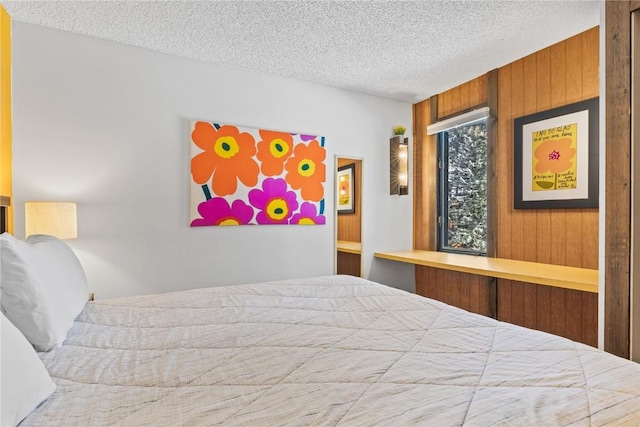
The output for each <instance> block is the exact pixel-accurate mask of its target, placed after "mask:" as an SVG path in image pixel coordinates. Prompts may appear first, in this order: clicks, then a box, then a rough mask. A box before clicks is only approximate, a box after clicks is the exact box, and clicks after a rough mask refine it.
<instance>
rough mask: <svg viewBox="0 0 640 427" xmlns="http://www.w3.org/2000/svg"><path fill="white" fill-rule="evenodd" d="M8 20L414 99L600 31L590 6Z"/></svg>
mask: <svg viewBox="0 0 640 427" xmlns="http://www.w3.org/2000/svg"><path fill="white" fill-rule="evenodd" d="M1 3H2V5H3V6H4V7H5V9H6V10H7V11H8V12H9V14H10V15H11V17H12V19H13V20H14V21H20V22H26V23H32V24H38V25H43V26H46V27H52V28H57V29H61V30H66V31H71V32H75V33H79V34H85V35H89V36H94V37H99V38H102V39H107V40H113V41H117V42H121V43H126V44H129V45H134V46H139V47H143V48H148V49H153V50H156V51H159V52H165V53H170V54H174V55H180V56H185V57H189V58H196V59H200V60H203V61H209V62H213V63H216V64H221V65H225V66H229V67H236V68H243V69H248V70H255V71H260V72H264V73H269V74H275V75H278V76H283V77H289V78H293V79H298V80H305V81H310V82H315V83H320V84H324V85H328V86H335V87H339V88H343V89H348V90H353V91H357V92H364V93H369V94H372V95H377V96H382V97H386V98H393V99H397V100H402V101H407V102H412V103H413V102H417V101H421V100H423V99H426V98H428V97H429V96H431V95H433V94H435V93H439V92H442V91H444V90H446V89H449V88H451V87H454V86H456V85H458V84H460V83H463V82H465V81H468V80H470V79H472V78H474V77H477V76H479V75H481V74H484V73H486V72H487V71H489V70H491V69H494V68H497V67H500V66H502V65H505V64H508V63H509V62H512V61H514V60H516V59H518V58H521V57H523V56H526V55H528V54H530V53H533V52H535V51H536V50H539V49H541V48H543V47H546V46H549V45H551V44H553V43H556V42H558V41H560V40H563V39H566V38H568V37H570V36H572V35H575V34H577V33H579V32H581V31H584V30H587V29H589V28H592V27H594V26H596V25H598V24H599V20H600V15H599V14H600V6H599V2H598V1H587V0H582V1H581V0H574V1H555V0H546V1H535V0H531V1H528V0H522V1H518V0H511V1H503V0H485V1H480V0H476V1H453V0H449V1H434V0H431V1H411V2H405V1H349V2H338V1H286V2H285V1H182V2H181V1H141V2H130V1H2V2H1Z"/></svg>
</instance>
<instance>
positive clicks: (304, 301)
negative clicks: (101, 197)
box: [22, 276, 640, 426]
mask: <svg viewBox="0 0 640 427" xmlns="http://www.w3.org/2000/svg"><path fill="white" fill-rule="evenodd" d="M39 355H40V357H41V359H42V360H43V362H44V364H45V366H46V367H47V369H48V370H49V372H50V373H51V376H52V377H53V379H54V381H55V382H56V384H57V385H58V389H57V390H56V392H55V393H54V394H53V395H52V396H51V397H50V398H49V399H47V400H46V401H45V402H44V403H43V404H42V405H41V406H40V407H39V408H37V409H36V410H35V411H34V412H33V413H31V414H30V415H29V416H28V417H27V418H26V419H25V420H24V422H23V424H22V425H24V426H31V425H48V426H53V425H55V426H62V425H80V426H89V425H105V424H108V425H122V426H138V425H150V426H159V425H171V426H174V425H188V426H191V425H215V424H224V425H248V426H275V425H345V426H359V425H382V426H403V425H430V426H447V425H463V424H464V425H477V426H487V425H494V424H502V425H544V426H548V425H611V424H626V425H639V424H640V365H638V364H635V363H633V362H630V361H627V360H623V359H620V358H618V357H615V356H612V355H609V354H606V353H603V352H600V351H598V350H596V349H594V348H591V347H588V346H585V345H582V344H577V343H575V342H572V341H569V340H567V339H563V338H559V337H556V336H553V335H549V334H546V333H542V332H537V331H532V330H528V329H524V328H521V327H518V326H513V325H510V324H506V323H501V322H497V321H495V320H492V319H489V318H487V317H483V316H480V315H475V314H470V313H468V312H465V311H463V310H459V309H457V308H454V307H451V306H448V305H446V304H443V303H440V302H437V301H433V300H430V299H426V298H423V297H420V296H417V295H413V294H409V293H406V292H404V291H399V290H396V289H393V288H389V287H386V286H383V285H379V284H376V283H373V282H369V281H366V280H362V279H356V278H352V277H346V276H335V277H324V278H315V279H308V280H296V281H283V282H272V283H264V284H256V285H242V286H229V287H217V288H208V289H199V290H193V291H186V292H178V293H169V294H162V295H154V296H140V297H132V298H121V299H113V300H105V301H96V302H95V303H89V304H88V305H87V306H86V308H85V309H84V311H83V312H82V314H81V315H80V317H78V319H77V320H76V323H75V325H74V327H73V329H72V330H71V331H70V333H69V336H68V338H67V341H66V342H65V344H64V345H63V346H62V347H61V348H59V349H57V350H54V351H52V352H50V353H40V354H39Z"/></svg>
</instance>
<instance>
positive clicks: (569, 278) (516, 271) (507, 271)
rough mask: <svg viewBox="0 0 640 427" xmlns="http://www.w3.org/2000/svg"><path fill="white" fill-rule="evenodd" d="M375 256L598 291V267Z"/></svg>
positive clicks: (411, 253)
mask: <svg viewBox="0 0 640 427" xmlns="http://www.w3.org/2000/svg"><path fill="white" fill-rule="evenodd" d="M374 256H375V257H376V258H382V259H389V260H393V261H399V262H406V263H409V264H417V265H424V266H427V267H435V268H441V269H444V270H454V271H461V272H465V273H471V274H477V275H481V276H489V277H496V278H499V279H508V280H515V281H519V282H528V283H535V284H538V285H547V286H552V287H558V288H565V289H575V290H578V291H585V292H592V293H598V270H590V269H586V268H576V267H566V266H562V265H552V264H541V263H536V262H527V261H518V260H512V259H504V258H487V257H484V256H475V255H461V254H451V253H446V252H434V251H419V250H407V251H395V252H376V253H374Z"/></svg>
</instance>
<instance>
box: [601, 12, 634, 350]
mask: <svg viewBox="0 0 640 427" xmlns="http://www.w3.org/2000/svg"><path fill="white" fill-rule="evenodd" d="M638 6H639V5H638V2H628V1H616V2H613V1H611V2H606V4H605V19H606V23H605V31H606V33H605V40H606V47H605V52H606V53H605V55H606V57H605V62H606V76H607V81H606V88H605V93H606V100H605V102H606V107H605V121H606V142H607V143H606V150H605V151H606V154H605V156H606V171H605V175H606V183H605V186H606V188H607V193H606V197H605V199H606V200H605V212H604V217H605V218H604V221H605V230H606V233H605V242H604V247H605V251H604V258H605V259H604V292H605V295H604V306H605V308H604V319H605V324H604V349H605V350H606V351H609V352H611V353H613V354H616V355H618V356H621V357H625V358H628V357H629V356H630V345H629V344H630V340H631V332H632V331H631V326H630V322H631V300H630V299H631V276H630V269H631V262H630V261H631V260H630V259H631V245H632V244H631V239H630V238H631V187H632V183H631V153H632V144H633V143H635V144H636V148H637V144H638V141H633V140H632V137H631V130H632V122H631V117H630V114H629V113H630V111H631V112H632V113H633V117H634V120H637V119H636V118H637V117H638V111H637V110H636V108H637V104H636V103H637V102H638V101H637V100H634V101H635V102H634V103H633V105H632V99H631V98H632V96H631V93H632V92H634V93H637V89H636V88H634V84H637V83H635V82H632V64H631V61H632V56H633V55H632V41H631V37H632V29H631V22H632V20H631V12H633V11H634V10H635V9H636V8H637V7H638ZM634 61H636V63H637V58H636V59H635V60H634ZM634 71H635V72H637V70H634ZM637 79H638V77H637V76H634V80H636V81H637ZM636 124H637V123H636ZM634 130H635V129H634ZM635 131H636V132H637V130H635ZM635 173H636V174H637V173H638V172H637V171H636V172H635ZM635 203H636V204H637V203H638V202H637V201H636V202H635ZM636 226H637V225H636ZM634 244H637V242H634ZM634 274H638V272H635V271H634ZM636 310H637V308H636ZM636 313H638V312H636ZM638 314H640V313H638ZM636 333H637V332H636ZM634 358H635V359H640V357H639V356H637V355H634Z"/></svg>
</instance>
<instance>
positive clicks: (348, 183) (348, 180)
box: [337, 163, 356, 214]
mask: <svg viewBox="0 0 640 427" xmlns="http://www.w3.org/2000/svg"><path fill="white" fill-rule="evenodd" d="M355 170H356V164H355V163H350V164H348V165H345V166H341V167H339V168H338V177H337V183H338V213H339V214H354V213H356V204H355V196H356V194H355V193H356V190H355V189H356V174H355Z"/></svg>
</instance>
